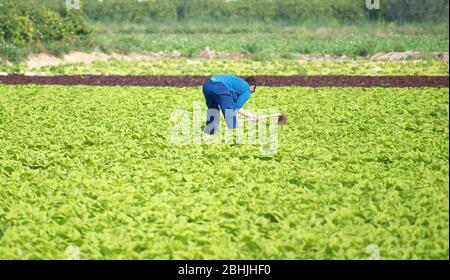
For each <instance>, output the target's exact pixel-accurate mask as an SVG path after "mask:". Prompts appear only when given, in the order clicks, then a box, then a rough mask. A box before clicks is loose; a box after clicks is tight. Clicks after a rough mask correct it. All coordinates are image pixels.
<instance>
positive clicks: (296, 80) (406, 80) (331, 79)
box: [0, 74, 449, 88]
mask: <svg viewBox="0 0 450 280" xmlns="http://www.w3.org/2000/svg"><path fill="white" fill-rule="evenodd" d="M448 78H449V77H448V76H257V77H256V79H257V81H258V85H261V86H268V87H283V86H299V87H365V88H366V87H432V88H446V87H449V80H448ZM206 79H207V77H206V76H113V75H110V76H109V75H106V76H104V75H60V76H26V75H16V74H13V75H6V76H0V84H9V85H21V84H38V85H66V86H74V85H89V86H158V87H196V86H200V85H202V83H203V81H205V80H206Z"/></svg>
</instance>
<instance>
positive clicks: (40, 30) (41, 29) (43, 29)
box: [33, 10, 65, 41]
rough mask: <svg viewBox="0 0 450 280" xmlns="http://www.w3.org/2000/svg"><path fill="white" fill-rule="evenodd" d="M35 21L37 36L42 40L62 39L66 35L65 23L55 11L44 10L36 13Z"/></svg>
mask: <svg viewBox="0 0 450 280" xmlns="http://www.w3.org/2000/svg"><path fill="white" fill-rule="evenodd" d="M33 23H34V26H35V28H36V33H35V38H36V39H37V40H42V41H54V40H61V39H62V38H63V37H64V35H65V34H64V31H65V30H64V23H63V21H62V19H61V16H60V15H59V14H57V13H55V12H52V11H47V10H44V11H43V12H42V14H38V15H35V17H34V18H33Z"/></svg>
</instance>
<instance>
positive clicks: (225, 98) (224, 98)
mask: <svg viewBox="0 0 450 280" xmlns="http://www.w3.org/2000/svg"><path fill="white" fill-rule="evenodd" d="M255 90H256V80H255V78H253V77H249V78H247V79H245V80H243V79H241V78H239V77H237V76H234V75H228V74H224V75H216V76H212V77H210V78H209V79H208V80H207V81H206V82H205V83H204V84H203V95H204V96H205V99H206V106H208V111H207V116H206V128H205V133H207V134H215V133H217V132H218V130H219V124H220V113H219V107H220V110H221V111H222V113H223V116H224V118H225V122H226V124H227V127H228V128H230V129H235V128H236V127H237V119H236V114H238V113H239V114H241V115H244V116H246V117H247V118H249V119H250V120H251V121H258V117H257V116H256V115H255V114H252V113H250V112H248V111H246V110H244V109H243V108H242V107H244V104H245V103H246V102H247V101H248V100H249V98H250V96H251V94H252V93H254V92H255Z"/></svg>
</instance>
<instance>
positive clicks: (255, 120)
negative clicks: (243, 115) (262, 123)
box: [248, 115, 259, 122]
mask: <svg viewBox="0 0 450 280" xmlns="http://www.w3.org/2000/svg"><path fill="white" fill-rule="evenodd" d="M248 119H249V120H250V121H252V122H257V121H259V118H258V117H257V116H256V115H254V116H251V117H248Z"/></svg>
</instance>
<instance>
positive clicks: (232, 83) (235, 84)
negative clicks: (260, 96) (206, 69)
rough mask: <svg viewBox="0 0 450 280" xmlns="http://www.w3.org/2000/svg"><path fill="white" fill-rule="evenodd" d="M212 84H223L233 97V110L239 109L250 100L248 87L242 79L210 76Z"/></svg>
mask: <svg viewBox="0 0 450 280" xmlns="http://www.w3.org/2000/svg"><path fill="white" fill-rule="evenodd" d="M211 80H212V81H213V82H221V83H223V84H224V85H225V86H226V87H227V88H228V89H229V90H230V94H231V96H232V97H233V100H234V105H235V108H234V109H235V110H239V109H241V108H242V107H243V106H244V104H245V103H246V102H247V101H248V99H249V98H250V95H251V93H250V86H249V85H248V83H247V82H246V81H244V80H243V79H241V78H239V77H237V76H234V75H229V74H223V75H216V76H212V77H211Z"/></svg>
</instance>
